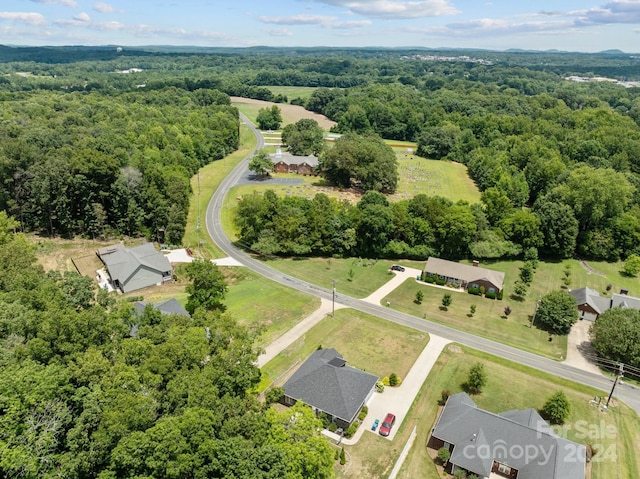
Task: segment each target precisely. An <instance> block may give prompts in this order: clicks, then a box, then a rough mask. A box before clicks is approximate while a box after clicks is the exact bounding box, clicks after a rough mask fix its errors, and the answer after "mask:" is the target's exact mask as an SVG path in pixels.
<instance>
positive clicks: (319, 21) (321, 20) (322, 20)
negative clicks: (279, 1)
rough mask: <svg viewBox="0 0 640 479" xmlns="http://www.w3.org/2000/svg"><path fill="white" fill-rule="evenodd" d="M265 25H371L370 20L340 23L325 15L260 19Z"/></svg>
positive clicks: (350, 26)
mask: <svg viewBox="0 0 640 479" xmlns="http://www.w3.org/2000/svg"><path fill="white" fill-rule="evenodd" d="M258 20H260V21H261V22H263V23H272V24H275V25H318V26H319V27H322V28H329V29H351V28H362V27H366V26H369V25H371V22H370V21H369V20H354V21H346V22H342V21H338V19H337V18H336V17H327V16H323V15H304V14H303V15H292V16H285V17H267V16H261V17H258Z"/></svg>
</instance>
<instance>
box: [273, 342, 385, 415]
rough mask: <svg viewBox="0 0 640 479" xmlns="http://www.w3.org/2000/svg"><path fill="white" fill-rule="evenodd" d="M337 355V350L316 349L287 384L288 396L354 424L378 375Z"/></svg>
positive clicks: (286, 391)
mask: <svg viewBox="0 0 640 479" xmlns="http://www.w3.org/2000/svg"><path fill="white" fill-rule="evenodd" d="M336 358H338V359H342V356H341V355H340V354H339V353H338V351H336V350H335V349H320V350H318V351H315V352H314V353H313V354H311V356H309V358H308V359H307V360H306V361H305V362H304V363H303V364H302V366H300V368H299V369H298V370H297V371H296V372H295V373H294V374H293V375H292V376H291V378H289V380H288V381H287V382H286V383H285V384H284V390H285V395H286V396H289V397H291V398H293V399H296V400H298V401H303V402H304V403H305V404H308V405H310V406H313V407H315V408H317V409H320V410H322V411H324V412H326V413H327V414H330V415H332V416H334V417H337V418H340V419H342V420H344V421H346V422H348V423H351V422H352V421H353V420H354V419H355V416H356V414H357V413H358V411H359V410H360V406H362V404H363V403H364V401H365V400H366V399H367V397H368V396H369V394H370V393H371V391H372V390H373V388H374V387H375V385H376V382H377V381H378V377H377V376H374V375H373V374H369V373H367V372H365V371H362V370H360V369H356V368H352V367H351V366H346V365H343V366H339V365H340V364H342V363H343V362H342V361H334V360H335V359H336ZM332 361H333V364H331V363H332Z"/></svg>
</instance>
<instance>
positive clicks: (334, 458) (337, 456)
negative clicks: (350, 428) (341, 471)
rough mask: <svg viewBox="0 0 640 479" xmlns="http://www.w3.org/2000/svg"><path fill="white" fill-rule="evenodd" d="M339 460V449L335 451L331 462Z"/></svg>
mask: <svg viewBox="0 0 640 479" xmlns="http://www.w3.org/2000/svg"><path fill="white" fill-rule="evenodd" d="M338 459H340V449H336V453H335V454H334V455H333V460H334V461H337V460H338Z"/></svg>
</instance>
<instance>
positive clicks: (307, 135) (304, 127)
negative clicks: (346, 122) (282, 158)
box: [282, 118, 324, 156]
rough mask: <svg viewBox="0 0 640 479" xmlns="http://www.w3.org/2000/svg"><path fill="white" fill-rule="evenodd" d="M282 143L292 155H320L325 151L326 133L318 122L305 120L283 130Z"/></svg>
mask: <svg viewBox="0 0 640 479" xmlns="http://www.w3.org/2000/svg"><path fill="white" fill-rule="evenodd" d="M282 142H283V143H284V144H285V145H286V146H287V150H288V151H289V153H291V154H292V155H300V156H307V155H316V156H317V155H318V154H319V153H320V152H321V151H322V150H323V149H324V131H323V130H322V128H321V127H320V125H318V122H317V121H315V120H312V119H309V118H303V119H302V120H298V121H297V122H296V123H292V124H289V125H287V126H285V127H284V128H283V129H282Z"/></svg>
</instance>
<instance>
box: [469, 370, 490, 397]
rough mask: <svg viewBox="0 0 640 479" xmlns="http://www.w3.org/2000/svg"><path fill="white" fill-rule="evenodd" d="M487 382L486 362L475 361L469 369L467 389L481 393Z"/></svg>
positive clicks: (473, 392)
mask: <svg viewBox="0 0 640 479" xmlns="http://www.w3.org/2000/svg"><path fill="white" fill-rule="evenodd" d="M486 384H487V373H486V371H485V370H484V364H482V363H475V364H474V365H473V366H471V369H470V370H469V375H468V376H467V384H466V386H467V389H468V390H469V392H471V394H479V393H481V392H482V388H483V387H484V386H485V385H486Z"/></svg>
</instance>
